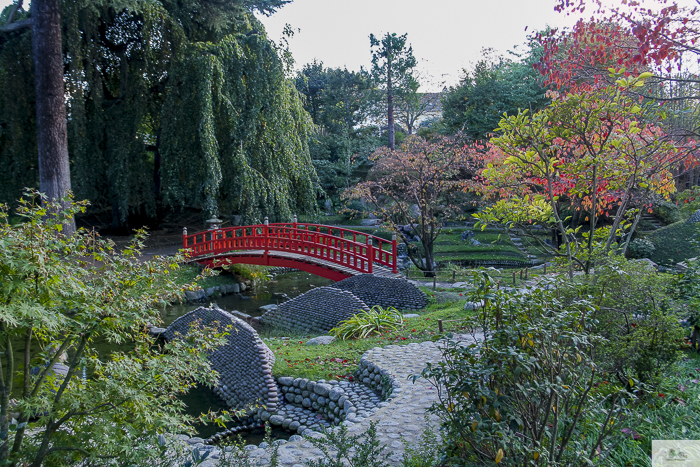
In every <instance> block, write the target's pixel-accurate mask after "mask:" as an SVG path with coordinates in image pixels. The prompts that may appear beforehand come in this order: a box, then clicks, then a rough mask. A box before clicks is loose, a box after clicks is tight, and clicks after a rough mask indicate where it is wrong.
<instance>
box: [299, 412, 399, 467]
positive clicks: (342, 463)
mask: <svg viewBox="0 0 700 467" xmlns="http://www.w3.org/2000/svg"><path fill="white" fill-rule="evenodd" d="M304 438H306V440H308V441H309V442H311V444H313V445H314V447H316V448H318V449H319V450H320V451H321V452H322V453H323V458H321V459H320V460H317V461H313V460H311V461H307V463H306V465H307V466H308V467H389V463H388V462H387V461H386V460H387V458H388V457H389V456H390V455H391V452H385V451H386V446H382V445H381V442H380V441H379V439H377V426H376V424H375V423H374V422H373V421H372V422H370V424H369V428H368V429H367V431H366V432H365V433H364V434H359V435H350V434H348V428H347V427H346V426H345V425H340V426H339V427H337V428H335V429H334V430H325V431H324V433H323V436H322V437H316V438H312V437H310V436H304Z"/></svg>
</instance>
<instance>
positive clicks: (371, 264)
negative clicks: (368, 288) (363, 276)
mask: <svg viewBox="0 0 700 467" xmlns="http://www.w3.org/2000/svg"><path fill="white" fill-rule="evenodd" d="M367 257H368V258H369V264H368V265H367V272H368V273H369V274H372V271H373V269H374V246H372V237H367Z"/></svg>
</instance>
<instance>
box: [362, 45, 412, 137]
mask: <svg viewBox="0 0 700 467" xmlns="http://www.w3.org/2000/svg"><path fill="white" fill-rule="evenodd" d="M369 41H370V45H371V50H372V77H373V78H374V80H375V81H376V82H377V83H378V84H379V86H380V87H381V88H382V102H386V109H387V113H386V115H387V125H388V126H389V141H388V146H389V148H390V149H395V148H396V145H395V142H394V98H395V97H396V96H400V95H402V94H407V93H411V92H413V93H415V92H416V91H417V89H418V86H417V82H416V79H415V78H414V77H413V74H412V72H413V68H415V66H416V59H415V58H414V57H413V48H412V47H411V46H410V45H409V46H408V48H406V34H403V35H401V36H397V35H396V33H392V34H389V33H386V34H385V35H384V37H382V38H381V40H380V39H377V38H376V37H375V36H374V34H370V35H369ZM384 99H385V100H384Z"/></svg>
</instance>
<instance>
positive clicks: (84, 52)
mask: <svg viewBox="0 0 700 467" xmlns="http://www.w3.org/2000/svg"><path fill="white" fill-rule="evenodd" d="M285 3H287V2H286V1H284V0H235V1H231V2H221V1H218V0H186V1H182V2H171V1H169V0H162V1H161V0H159V1H155V2H136V3H133V2H132V3H130V4H129V8H126V6H125V5H126V4H121V3H120V4H119V5H115V4H114V3H113V2H88V1H86V0H76V1H72V2H62V3H61V8H62V11H61V16H62V30H63V31H64V36H63V42H64V44H63V53H64V56H63V58H64V60H63V63H65V67H64V68H63V78H64V81H65V90H66V92H65V96H66V103H67V109H68V110H67V111H68V114H69V115H70V119H69V121H68V145H69V150H70V154H71V162H72V166H71V172H72V177H73V184H72V186H73V188H74V190H75V192H76V193H77V195H78V196H79V197H80V198H89V199H91V200H92V207H91V208H90V209H91V210H92V212H96V213H98V214H101V213H102V212H104V213H106V214H107V215H108V216H109V215H110V214H111V222H110V224H111V226H112V227H114V228H117V227H120V226H123V225H128V223H129V221H130V217H132V216H139V217H141V218H142V219H143V218H144V217H148V218H150V219H156V220H157V218H158V217H159V216H161V215H162V213H163V210H164V209H166V208H180V207H183V206H186V207H191V208H197V209H202V210H204V211H205V213H204V214H205V215H207V214H210V213H212V212H216V211H217V210H219V209H221V210H224V211H225V212H227V213H241V214H244V215H245V216H247V217H248V220H250V221H254V220H256V219H257V220H261V219H262V217H264V215H267V216H269V217H271V218H279V219H281V218H284V219H287V218H289V217H290V216H289V213H291V212H292V211H296V210H299V211H303V210H308V209H311V208H312V207H313V206H314V201H315V200H314V197H315V188H312V187H313V186H314V185H315V183H316V180H315V175H314V173H313V166H312V165H311V162H310V159H309V154H308V147H307V146H306V140H307V134H308V132H309V131H310V125H309V121H308V117H307V116H306V114H305V112H304V111H303V109H301V104H300V102H299V99H298V96H297V93H296V91H295V90H294V89H293V87H290V85H289V83H288V82H287V80H286V78H285V69H284V64H283V63H282V60H281V59H280V57H279V55H280V50H279V48H278V47H277V46H275V45H274V44H272V43H271V42H270V41H268V40H267V38H266V37H265V33H264V28H263V26H262V24H261V23H260V22H258V21H257V20H256V19H255V17H254V16H253V14H252V12H253V11H259V12H261V13H264V14H269V13H271V12H273V11H275V10H276V9H278V8H279V7H280V6H282V5H284V4H285ZM17 5H18V4H15V6H17ZM8 11H9V10H8V9H6V10H5V12H4V17H3V18H2V19H3V20H4V18H6V17H8V16H10V14H9V13H8ZM13 11H14V10H13ZM13 18H14V19H13V20H12V22H11V23H10V24H16V23H17V24H19V23H22V22H24V21H25V19H24V18H26V20H28V21H30V23H31V21H32V19H31V16H30V15H29V14H28V13H27V12H23V11H22V10H21V9H17V11H16V14H14V16H13ZM4 29H5V31H4V32H0V41H2V47H0V70H1V71H0V107H1V108H3V112H2V114H1V115H0V129H2V132H0V158H2V161H3V163H2V164H0V171H2V175H3V177H4V178H7V179H8V180H10V182H9V183H7V184H3V186H2V187H0V199H1V200H3V201H6V202H12V201H13V200H15V199H16V198H17V197H18V195H19V193H20V192H21V189H22V188H23V187H25V186H36V185H37V181H38V175H37V173H36V172H35V171H34V169H33V168H34V167H36V163H35V162H34V163H33V162H32V161H31V160H30V157H29V154H30V153H31V152H32V151H36V149H35V148H36V145H37V139H36V136H32V134H31V132H30V131H28V130H29V129H32V130H33V129H34V128H36V122H35V118H36V114H35V112H34V109H33V107H34V99H35V90H34V89H33V88H32V87H30V86H28V85H27V77H30V76H33V75H32V73H33V70H32V67H31V61H30V58H31V53H28V48H27V47H28V44H29V43H30V41H29V39H31V31H30V29H28V28H26V27H25V28H23V29H22V28H15V29H14V30H8V28H4ZM200 54H201V55H200ZM222 57H223V58H224V59H228V58H230V59H231V60H235V62H236V63H237V64H238V66H237V67H236V68H235V69H234V68H233V67H226V66H223V67H221V66H219V65H217V63H216V62H217V61H219V60H221V58H222ZM188 66H190V67H192V68H189V69H188V68H187V67H188ZM241 70H245V71H244V72H241V73H239V72H238V71H241ZM222 72H223V73H225V74H224V75H221V73H222ZM222 80H224V81H222ZM185 82H186V83H187V87H183V84H184V83H185ZM223 82H225V83H226V86H223V87H217V86H218V85H219V84H221V83H223ZM229 84H230V86H229ZM206 93H209V97H206ZM18 96H19V98H18ZM205 97H206V98H205ZM219 98H221V100H220V101H219V100H218V99H219ZM212 99H213V100H212ZM207 102H211V105H209V104H207V107H202V105H203V104H205V103H207ZM186 103H193V104H195V106H194V107H191V108H190V109H186V108H183V107H182V106H184V105H186ZM30 108H31V110H29V109H30ZM5 110H7V111H5ZM190 110H192V112H190ZM176 117H177V118H180V119H181V120H179V121H178V122H177V123H175V122H174V119H175V118H176ZM200 128H202V129H204V128H208V130H207V131H202V132H200V131H199V129H200ZM178 130H179V131H178ZM200 135H204V136H206V138H205V139H201V138H200ZM288 135H289V136H291V137H289V138H288ZM209 136H211V138H209ZM212 138H213V139H212ZM300 141H302V142H300ZM183 154H186V155H187V156H186V157H183ZM292 154H294V156H292ZM241 157H242V158H243V159H241ZM290 158H291V159H290ZM241 161H245V162H244V163H243V162H241ZM27 167H30V168H32V170H26V168H27ZM250 171H252V172H250ZM251 173H252V174H253V175H252V176H251V175H250V174H251ZM256 173H259V174H260V177H257V176H255V174H256ZM217 174H221V177H222V178H221V179H220V178H219V176H218V175H217ZM203 180H205V181H206V183H202V181H203ZM237 183H241V184H242V188H243V189H242V190H239V189H238V187H237V185H236V184H237ZM256 183H257V185H255V184H256ZM253 185H255V186H253ZM241 191H242V192H244V194H245V196H243V197H242V196H239V192H241ZM261 210H264V211H265V213H264V215H261V212H262V211H261ZM132 222H133V217H132Z"/></svg>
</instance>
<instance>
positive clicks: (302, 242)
mask: <svg viewBox="0 0 700 467" xmlns="http://www.w3.org/2000/svg"><path fill="white" fill-rule="evenodd" d="M182 242H183V248H184V249H185V250H186V251H187V253H188V255H189V257H190V258H196V257H202V256H214V255H220V254H222V253H226V252H230V251H236V250H263V255H264V256H267V255H268V252H269V251H285V252H290V253H296V254H301V255H303V256H309V257H314V258H319V259H322V260H326V261H330V262H332V263H335V264H339V265H342V266H344V267H347V268H349V269H352V270H355V271H359V272H364V273H370V274H371V273H372V272H373V267H374V263H377V264H380V265H383V266H386V267H388V268H390V269H391V270H392V271H393V272H394V273H396V272H397V263H396V259H397V256H396V237H395V236H394V238H393V240H392V241H391V242H390V241H387V240H384V239H382V238H378V237H375V236H372V235H369V234H366V233H363V232H358V231H355V230H350V229H344V228H341V227H332V226H328V225H321V224H306V223H296V222H291V223H274V224H259V225H249V226H239V227H225V228H221V229H215V230H207V231H204V232H198V233H195V234H191V235H187V231H186V230H185V231H184V232H183V237H182ZM375 242H376V245H375Z"/></svg>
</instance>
